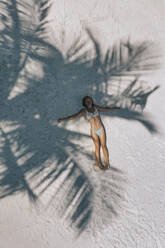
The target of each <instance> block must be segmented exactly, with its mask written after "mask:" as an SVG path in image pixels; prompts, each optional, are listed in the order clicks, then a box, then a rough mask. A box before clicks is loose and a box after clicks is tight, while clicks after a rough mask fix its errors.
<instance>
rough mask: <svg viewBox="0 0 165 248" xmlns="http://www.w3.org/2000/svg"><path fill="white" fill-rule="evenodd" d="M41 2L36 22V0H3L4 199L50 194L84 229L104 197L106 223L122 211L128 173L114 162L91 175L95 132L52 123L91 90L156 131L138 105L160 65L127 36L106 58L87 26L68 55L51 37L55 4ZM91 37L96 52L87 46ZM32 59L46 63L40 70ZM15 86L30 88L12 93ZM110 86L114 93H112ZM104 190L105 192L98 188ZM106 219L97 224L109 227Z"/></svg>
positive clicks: (0, 176) (102, 101) (102, 209)
mask: <svg viewBox="0 0 165 248" xmlns="http://www.w3.org/2000/svg"><path fill="white" fill-rule="evenodd" d="M39 3H40V5H38V6H39V7H37V8H36V9H35V11H38V10H40V11H41V13H39V14H38V15H36V16H38V17H39V20H38V19H36V22H35V25H34V24H31V20H30V19H29V16H30V17H31V14H30V13H31V11H32V10H33V9H34V8H33V7H34V5H33V4H32V3H31V2H30V1H29V3H28V4H27V3H26V2H24V1H16V0H14V1H9V2H8V3H4V2H3V1H0V5H2V6H3V10H4V12H3V13H2V15H1V16H2V18H1V19H2V22H3V30H1V41H0V51H2V53H3V54H4V56H3V58H1V62H0V67H1V70H0V78H1V79H2V80H1V84H0V87H1V98H0V102H1V120H0V121H1V130H0V131H1V132H0V139H1V140H2V142H1V147H0V149H1V150H0V154H1V164H0V170H1V171H0V186H1V188H0V198H4V197H7V196H10V195H13V194H15V193H18V192H26V193H27V194H28V196H29V197H30V199H31V200H33V202H36V201H37V199H41V198H42V197H43V196H44V197H46V199H48V200H47V202H46V203H47V204H48V205H49V206H54V204H55V203H57V211H59V213H60V214H61V216H66V218H67V219H68V221H69V222H70V225H71V226H72V228H73V229H75V230H77V232H78V233H79V234H80V233H81V232H82V231H83V230H85V229H86V228H88V227H89V226H92V225H94V221H95V220H96V219H97V218H96V216H97V211H98V208H97V206H98V203H99V204H100V208H99V209H100V210H99V218H100V220H102V221H103V222H106V221H107V222H108V223H109V222H110V221H111V218H112V216H116V215H117V213H118V209H119V207H118V206H120V204H122V195H123V192H124V188H125V177H126V175H124V174H122V177H121V176H119V174H120V173H121V172H119V171H118V170H115V169H114V168H111V170H110V171H109V172H107V173H106V179H105V174H104V173H103V174H100V173H99V174H98V176H97V175H95V174H93V172H91V173H89V168H88V167H89V165H90V164H92V163H93V158H92V156H91V155H90V153H89V152H88V151H87V150H88V148H87V147H86V146H85V145H84V143H82V142H83V141H84V139H85V140H86V141H87V142H88V140H89V139H90V136H89V135H87V134H84V133H80V132H78V131H72V130H68V129H67V128H66V124H64V125H62V126H58V125H57V124H55V123H54V121H55V120H57V118H59V117H60V115H61V112H62V110H61V109H62V108H63V107H64V103H65V110H64V114H68V113H73V112H74V111H77V110H78V109H77V106H78V104H79V99H80V97H82V96H83V95H86V94H91V95H92V96H93V97H94V98H96V99H99V100H98V104H103V105H107V104H108V105H111V106H113V105H115V106H116V105H120V106H121V108H122V109H121V111H119V112H116V111H114V112H113V113H110V114H107V115H110V116H111V117H113V116H119V117H121V118H126V119H129V120H137V121H139V122H141V123H142V124H143V125H144V126H145V127H147V129H148V130H149V131H150V132H156V131H157V130H156V127H155V125H154V124H153V123H152V122H151V121H149V120H148V119H147V117H146V116H145V114H142V113H141V112H139V111H136V107H137V105H139V106H140V108H141V110H143V109H144V107H145V105H146V103H147V98H148V97H149V95H150V94H152V93H153V92H154V91H155V90H156V89H157V88H158V86H156V87H155V88H154V89H149V90H148V89H146V84H145V83H143V82H142V81H141V80H140V76H141V75H143V74H144V73H145V72H146V71H150V70H153V69H156V68H157V63H156V62H155V60H156V58H155V56H150V55H152V53H148V52H147V51H148V43H142V44H135V45H131V44H130V43H129V42H128V43H127V44H125V43H123V42H122V41H121V42H120V44H119V45H118V46H117V45H114V46H113V47H111V48H109V50H108V51H107V53H106V54H105V56H104V55H103V54H102V50H101V47H100V44H99V42H98V41H97V40H96V39H95V38H94V36H93V34H92V32H91V31H90V30H89V29H87V34H88V39H87V41H81V37H79V38H78V39H77V40H76V41H75V43H73V45H71V47H70V48H68V50H67V52H66V54H65V56H64V55H63V54H62V52H61V51H60V50H59V49H57V47H56V46H55V45H52V44H50V43H48V42H47V41H46V40H45V36H44V34H46V36H48V33H47V25H48V22H47V20H46V17H47V14H48V11H49V7H50V2H49V1H43V2H42V3H41V1H40V2H39ZM89 41H90V42H91V44H92V46H93V49H91V50H87V49H86V44H87V43H89ZM91 51H94V54H93V52H91ZM148 55H149V57H147V56H148ZM32 65H33V66H34V68H35V67H36V68H42V75H39V73H36V71H37V69H36V70H33V69H32ZM127 77H131V78H129V79H128V78H127ZM121 79H122V81H121ZM16 84H18V85H19V87H20V88H21V87H23V89H24V90H22V92H19V93H18V94H16V95H15V96H14V97H10V96H11V92H12V89H13V88H14V87H15V86H16ZM109 86H110V87H111V93H113V94H110V93H109V92H108V87H109ZM78 88H80V90H78ZM99 101H100V102H99ZM75 123H76V122H75ZM81 141H82V142H81ZM80 154H81V156H82V158H83V159H84V161H83V160H82V161H83V162H82V163H81V161H80V160H79V156H80ZM101 173H102V172H101ZM93 175H94V176H93ZM122 178H123V179H122ZM100 179H101V180H100ZM99 182H100V184H99ZM104 182H105V184H104ZM102 188H104V194H100V192H101V190H102ZM118 190H119V192H118ZM110 192H111V193H110ZM43 199H45V198H43ZM61 199H63V201H61ZM60 201H61V203H60ZM46 203H45V204H46ZM101 204H103V205H101ZM105 220H106V221H105ZM102 221H98V226H100V225H103V222H102Z"/></svg>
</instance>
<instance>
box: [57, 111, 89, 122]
mask: <svg viewBox="0 0 165 248" xmlns="http://www.w3.org/2000/svg"><path fill="white" fill-rule="evenodd" d="M84 113H85V111H84V109H81V110H80V111H79V112H77V113H75V114H73V115H70V116H67V117H64V118H59V119H58V122H62V121H69V120H73V119H75V118H78V117H81V116H83V115H84Z"/></svg>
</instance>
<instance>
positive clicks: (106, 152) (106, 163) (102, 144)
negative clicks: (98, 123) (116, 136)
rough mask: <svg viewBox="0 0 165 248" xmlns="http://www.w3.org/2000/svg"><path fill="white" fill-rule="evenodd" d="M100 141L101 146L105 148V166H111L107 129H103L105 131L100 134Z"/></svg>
mask: <svg viewBox="0 0 165 248" xmlns="http://www.w3.org/2000/svg"><path fill="white" fill-rule="evenodd" d="M99 137H100V143H101V147H102V149H103V154H104V158H105V166H106V168H108V167H109V153H108V148H107V145H106V134H105V131H104V129H103V131H102V132H101V134H100V136H99Z"/></svg>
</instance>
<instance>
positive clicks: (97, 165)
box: [95, 162, 104, 170]
mask: <svg viewBox="0 0 165 248" xmlns="http://www.w3.org/2000/svg"><path fill="white" fill-rule="evenodd" d="M95 167H96V168H97V169H100V170H104V166H103V165H102V163H101V162H97V163H96V166H95Z"/></svg>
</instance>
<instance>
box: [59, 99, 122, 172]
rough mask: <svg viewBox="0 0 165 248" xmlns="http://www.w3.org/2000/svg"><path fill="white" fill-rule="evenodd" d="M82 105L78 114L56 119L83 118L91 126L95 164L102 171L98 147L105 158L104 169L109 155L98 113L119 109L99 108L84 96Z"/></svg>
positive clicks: (107, 163)
mask: <svg viewBox="0 0 165 248" xmlns="http://www.w3.org/2000/svg"><path fill="white" fill-rule="evenodd" d="M82 105H83V106H84V107H85V108H82V109H81V110H80V111H79V112H78V113H76V114H74V115H71V116H68V117H65V118H60V119H58V122H62V121H66V120H73V119H75V118H77V117H81V116H85V117H86V118H87V119H88V121H89V123H90V125H91V130H90V132H91V137H92V139H93V142H94V145H95V156H96V162H97V165H98V167H99V168H100V169H104V167H103V165H102V162H101V156H100V147H102V150H103V155H104V158H105V168H106V169H108V168H109V155H108V149H107V145H106V134H105V130H104V128H103V124H102V122H101V119H100V113H99V112H101V111H108V110H113V109H115V110H116V109H120V108H119V107H114V108H110V107H101V106H99V105H96V104H94V102H93V99H92V97H90V96H85V97H84V98H83V99H82Z"/></svg>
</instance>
